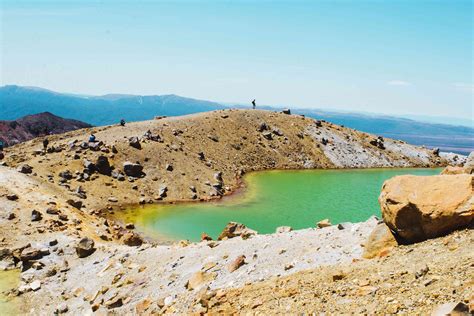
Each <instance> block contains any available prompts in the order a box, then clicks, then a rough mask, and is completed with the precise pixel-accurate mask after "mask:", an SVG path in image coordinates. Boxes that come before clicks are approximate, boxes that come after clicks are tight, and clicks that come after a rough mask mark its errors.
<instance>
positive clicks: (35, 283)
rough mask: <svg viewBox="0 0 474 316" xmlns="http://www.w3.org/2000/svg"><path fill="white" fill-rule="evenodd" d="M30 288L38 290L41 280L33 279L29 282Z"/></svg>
mask: <svg viewBox="0 0 474 316" xmlns="http://www.w3.org/2000/svg"><path fill="white" fill-rule="evenodd" d="M30 288H31V290H32V291H38V290H39V289H41V282H40V281H39V280H36V281H33V282H32V283H31V284H30Z"/></svg>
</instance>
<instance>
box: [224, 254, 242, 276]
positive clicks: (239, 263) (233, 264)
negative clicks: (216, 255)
mask: <svg viewBox="0 0 474 316" xmlns="http://www.w3.org/2000/svg"><path fill="white" fill-rule="evenodd" d="M244 264H245V256H244V255H241V256H238V257H237V258H235V260H234V261H232V262H231V263H230V264H229V265H228V266H227V270H228V271H229V272H231V273H232V272H234V271H235V270H237V269H238V268H240V267H241V266H243V265H244Z"/></svg>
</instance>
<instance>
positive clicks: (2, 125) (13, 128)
mask: <svg viewBox="0 0 474 316" xmlns="http://www.w3.org/2000/svg"><path fill="white" fill-rule="evenodd" d="M86 127H91V125H90V124H87V123H84V122H81V121H77V120H71V119H64V118H62V117H58V116H56V115H54V114H52V113H49V112H43V113H39V114H33V115H27V116H25V117H22V118H20V119H17V120H14V121H0V141H2V142H3V143H4V145H5V146H12V145H15V144H18V143H21V142H25V141H27V140H30V139H33V138H35V137H39V136H45V135H50V134H61V133H65V132H69V131H73V130H77V129H81V128H86Z"/></svg>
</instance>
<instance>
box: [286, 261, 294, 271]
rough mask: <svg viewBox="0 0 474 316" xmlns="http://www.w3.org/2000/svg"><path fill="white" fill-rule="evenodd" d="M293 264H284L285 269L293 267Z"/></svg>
mask: <svg viewBox="0 0 474 316" xmlns="http://www.w3.org/2000/svg"><path fill="white" fill-rule="evenodd" d="M294 267H295V266H294V265H293V264H292V263H288V264H285V271H288V270H290V269H293V268H294Z"/></svg>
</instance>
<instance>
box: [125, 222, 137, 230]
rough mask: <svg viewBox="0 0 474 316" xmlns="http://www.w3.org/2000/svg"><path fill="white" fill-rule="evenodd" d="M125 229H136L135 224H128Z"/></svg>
mask: <svg viewBox="0 0 474 316" xmlns="http://www.w3.org/2000/svg"><path fill="white" fill-rule="evenodd" d="M125 228H126V229H135V224H133V223H127V224H125Z"/></svg>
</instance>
